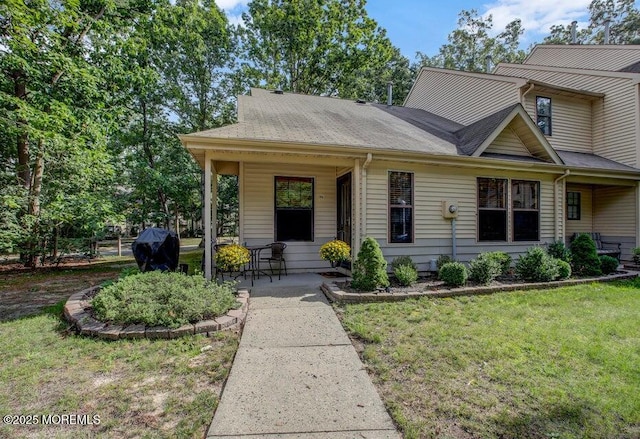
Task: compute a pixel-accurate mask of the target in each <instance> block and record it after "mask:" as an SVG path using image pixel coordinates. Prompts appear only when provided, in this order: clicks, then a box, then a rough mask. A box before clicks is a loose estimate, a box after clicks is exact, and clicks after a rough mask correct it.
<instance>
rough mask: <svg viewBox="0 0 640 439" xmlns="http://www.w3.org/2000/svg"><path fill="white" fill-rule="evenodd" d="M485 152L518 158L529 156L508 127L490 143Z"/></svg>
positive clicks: (527, 151)
mask: <svg viewBox="0 0 640 439" xmlns="http://www.w3.org/2000/svg"><path fill="white" fill-rule="evenodd" d="M485 152H488V153H494V154H509V155H519V156H529V157H530V156H531V153H530V152H529V150H528V149H527V148H526V147H525V146H524V144H523V143H522V140H521V139H520V137H518V135H517V134H516V133H515V132H514V131H513V129H512V128H511V126H510V125H509V126H508V127H507V128H506V129H505V130H503V131H502V132H501V133H500V134H499V135H498V137H496V139H495V140H494V141H493V142H491V145H489V147H487V149H486V150H485Z"/></svg>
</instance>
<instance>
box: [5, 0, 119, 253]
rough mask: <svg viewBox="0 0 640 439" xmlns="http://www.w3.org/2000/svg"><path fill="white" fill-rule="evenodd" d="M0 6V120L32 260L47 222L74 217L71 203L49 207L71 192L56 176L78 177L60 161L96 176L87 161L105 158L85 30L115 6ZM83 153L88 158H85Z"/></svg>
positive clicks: (11, 1)
mask: <svg viewBox="0 0 640 439" xmlns="http://www.w3.org/2000/svg"><path fill="white" fill-rule="evenodd" d="M0 8H1V9H0V17H2V18H1V19H0V71H1V72H2V75H0V78H1V79H0V109H1V110H0V111H2V113H3V114H2V117H0V124H1V126H2V130H3V133H6V136H7V138H9V139H11V140H10V141H9V142H10V143H12V144H13V145H14V146H12V147H11V151H12V156H11V158H10V159H9V161H10V162H11V163H12V164H13V165H14V166H15V176H16V179H15V183H14V184H15V185H17V186H20V187H22V188H23V189H24V191H25V194H26V196H25V198H23V200H25V205H23V206H21V208H20V210H19V213H18V217H19V223H20V226H21V228H22V229H23V232H24V233H23V235H22V236H23V237H25V236H29V237H30V238H31V242H30V243H27V244H28V245H27V248H26V250H27V251H28V252H27V253H28V255H27V258H26V263H27V264H28V265H34V261H35V259H34V258H35V243H36V242H41V241H42V237H43V235H44V234H46V232H47V231H46V230H44V229H43V227H44V226H45V225H46V224H45V223H49V224H48V225H49V227H54V226H55V227H57V226H58V225H60V224H62V223H69V222H73V221H75V220H76V219H78V218H77V217H74V216H73V215H72V214H70V213H69V212H70V211H71V209H65V210H66V211H67V212H66V213H65V215H64V216H61V215H56V210H57V209H55V208H50V207H51V206H53V204H55V203H56V202H57V203H58V204H59V205H61V204H63V203H64V202H65V201H66V200H68V199H69V195H70V194H69V190H71V188H70V187H68V186H66V185H64V184H58V183H61V182H62V181H64V180H67V181H69V180H71V179H73V178H77V174H72V173H71V172H72V171H68V170H67V171H65V169H60V168H59V165H61V164H62V163H67V164H73V165H74V166H72V168H73V169H74V170H75V171H77V170H78V169H81V171H82V172H81V173H80V174H81V175H83V176H84V177H86V178H87V179H88V180H86V181H85V182H88V183H90V182H91V181H94V179H100V178H101V176H100V175H98V174H96V173H93V171H92V170H91V168H89V167H88V164H89V163H91V164H94V165H95V164H96V163H99V164H102V163H104V157H105V156H104V145H105V143H104V134H105V128H106V124H104V123H103V122H104V117H103V108H104V106H103V96H102V94H101V91H100V84H101V81H102V75H101V71H100V70H99V69H96V68H95V66H93V65H92V64H91V62H90V58H91V52H92V47H91V46H90V45H89V44H88V36H89V34H90V32H92V30H93V28H94V27H96V26H102V25H106V23H108V21H109V18H110V17H111V16H112V14H114V13H116V12H117V8H116V5H115V4H114V3H111V2H110V1H108V0H104V1H101V0H99V1H93V2H83V1H62V2H51V1H49V0H35V1H31V2H23V1H20V0H7V1H5V2H3V4H2V6H0ZM87 154H88V155H91V157H92V160H85V158H84V156H85V155H87ZM93 159H95V161H94V160H93ZM57 167H58V168H57ZM98 168H99V169H102V168H101V166H98ZM60 172H62V174H63V175H62V176H61V175H60ZM61 179H62V180H61ZM75 190H76V193H78V189H77V187H76V188H75ZM96 196H98V193H96ZM14 201H15V198H14ZM94 201H96V202H98V200H95V199H94ZM102 201H104V200H103V199H101V200H99V202H102ZM47 209H48V210H47ZM23 250H25V248H24V247H23Z"/></svg>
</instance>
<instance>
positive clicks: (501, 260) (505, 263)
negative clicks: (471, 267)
mask: <svg viewBox="0 0 640 439" xmlns="http://www.w3.org/2000/svg"><path fill="white" fill-rule="evenodd" d="M479 257H483V258H489V259H493V260H495V261H496V262H497V263H498V264H499V265H500V274H502V275H503V276H504V275H506V274H507V273H509V269H510V268H511V261H512V259H511V256H510V255H509V254H508V253H506V252H501V251H496V252H487V253H481V254H480V256H479Z"/></svg>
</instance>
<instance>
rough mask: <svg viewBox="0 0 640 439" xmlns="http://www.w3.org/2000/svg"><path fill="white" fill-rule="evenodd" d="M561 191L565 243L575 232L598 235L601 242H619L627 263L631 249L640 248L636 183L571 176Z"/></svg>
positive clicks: (623, 258) (637, 189) (639, 212)
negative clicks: (562, 196) (562, 194)
mask: <svg viewBox="0 0 640 439" xmlns="http://www.w3.org/2000/svg"><path fill="white" fill-rule="evenodd" d="M563 192H564V206H563V207H564V208H563V211H564V215H563V216H564V220H563V222H562V225H563V227H562V236H563V237H564V240H565V243H566V244H569V243H570V241H571V239H572V237H573V236H574V235H575V234H577V233H600V235H601V239H602V241H604V242H607V243H614V244H618V243H619V244H620V252H621V253H620V259H621V260H622V261H630V260H631V259H632V250H633V249H634V248H635V247H638V246H640V242H638V237H639V236H640V229H639V228H640V217H639V215H640V209H639V197H640V187H639V184H638V183H637V182H636V181H625V180H611V179H599V178H594V177H590V178H589V177H579V176H572V177H570V178H567V179H566V182H565V183H564V191H563ZM609 248H611V245H609Z"/></svg>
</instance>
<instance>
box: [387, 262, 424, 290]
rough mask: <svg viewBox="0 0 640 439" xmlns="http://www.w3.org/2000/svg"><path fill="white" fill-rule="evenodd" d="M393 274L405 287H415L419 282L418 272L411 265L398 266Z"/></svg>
mask: <svg viewBox="0 0 640 439" xmlns="http://www.w3.org/2000/svg"><path fill="white" fill-rule="evenodd" d="M393 274H395V276H396V279H398V282H400V285H404V286H405V287H408V286H410V285H413V284H414V283H415V281H417V280H418V270H416V269H415V268H413V267H412V266H411V265H398V266H397V267H396V268H395V269H394V270H393Z"/></svg>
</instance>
